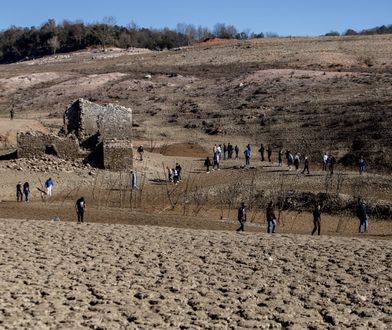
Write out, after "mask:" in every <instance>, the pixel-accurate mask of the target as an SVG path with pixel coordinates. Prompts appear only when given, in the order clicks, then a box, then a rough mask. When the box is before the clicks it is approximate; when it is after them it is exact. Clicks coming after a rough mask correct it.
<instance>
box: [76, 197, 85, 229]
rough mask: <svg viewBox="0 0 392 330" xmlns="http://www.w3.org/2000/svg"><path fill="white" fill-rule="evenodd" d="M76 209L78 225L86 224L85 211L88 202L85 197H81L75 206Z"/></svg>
mask: <svg viewBox="0 0 392 330" xmlns="http://www.w3.org/2000/svg"><path fill="white" fill-rule="evenodd" d="M75 208H76V213H77V216H78V223H83V222H84V211H85V209H86V201H85V200H84V197H80V198H79V199H78V200H77V201H76V204H75Z"/></svg>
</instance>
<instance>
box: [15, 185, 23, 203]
mask: <svg viewBox="0 0 392 330" xmlns="http://www.w3.org/2000/svg"><path fill="white" fill-rule="evenodd" d="M16 201H17V202H22V201H23V193H22V184H21V183H20V182H18V183H17V185H16Z"/></svg>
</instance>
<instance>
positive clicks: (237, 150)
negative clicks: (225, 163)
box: [234, 145, 240, 159]
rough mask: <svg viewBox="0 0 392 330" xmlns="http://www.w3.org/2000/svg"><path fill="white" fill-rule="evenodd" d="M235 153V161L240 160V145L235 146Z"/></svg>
mask: <svg viewBox="0 0 392 330" xmlns="http://www.w3.org/2000/svg"><path fill="white" fill-rule="evenodd" d="M234 152H235V159H238V153H239V152H240V148H238V145H235V147H234Z"/></svg>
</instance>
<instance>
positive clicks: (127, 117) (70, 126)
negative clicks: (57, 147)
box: [64, 99, 132, 142]
mask: <svg viewBox="0 0 392 330" xmlns="http://www.w3.org/2000/svg"><path fill="white" fill-rule="evenodd" d="M64 131H65V133H66V134H69V133H73V134H75V136H77V137H78V139H79V140H80V142H83V141H84V140H86V139H88V138H89V137H91V136H93V135H95V134H97V133H99V134H100V136H101V137H102V138H103V139H126V140H131V138H132V110H131V109H128V108H125V107H122V106H119V105H116V104H105V105H99V104H96V103H93V102H90V101H87V100H84V99H78V100H76V101H75V102H74V103H72V104H71V105H70V107H69V108H68V109H67V110H66V111H65V113H64Z"/></svg>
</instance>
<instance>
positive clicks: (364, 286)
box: [0, 220, 392, 329]
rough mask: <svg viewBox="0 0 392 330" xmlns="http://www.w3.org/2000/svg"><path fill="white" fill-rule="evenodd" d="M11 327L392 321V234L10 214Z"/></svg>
mask: <svg viewBox="0 0 392 330" xmlns="http://www.w3.org/2000/svg"><path fill="white" fill-rule="evenodd" d="M0 233H1V241H2V244H1V246H0V265H1V267H0V277H1V281H0V328H2V329H80V328H91V329H135V328H141V329H147V328H153V327H156V328H180V329H196V328H203V329H227V328H230V329H236V328H264V329H265V328H285V329H336V328H339V329H343V328H357V329H369V328H374V329H390V328H391V327H392V307H391V306H392V293H391V292H392V290H391V289H392V284H391V283H392V281H391V280H392V279H391V272H390V269H391V262H392V257H391V246H392V243H391V241H385V240H370V239H359V238H341V237H327V236H322V237H310V236H301V235H291V236H289V235H276V236H267V235H265V234H255V233H241V234H236V233H233V232H226V231H204V230H198V231H194V230H186V229H176V228H164V227H149V226H127V225H113V224H110V225H109V224H82V225H77V224H74V223H68V222H50V221H22V220H0Z"/></svg>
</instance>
